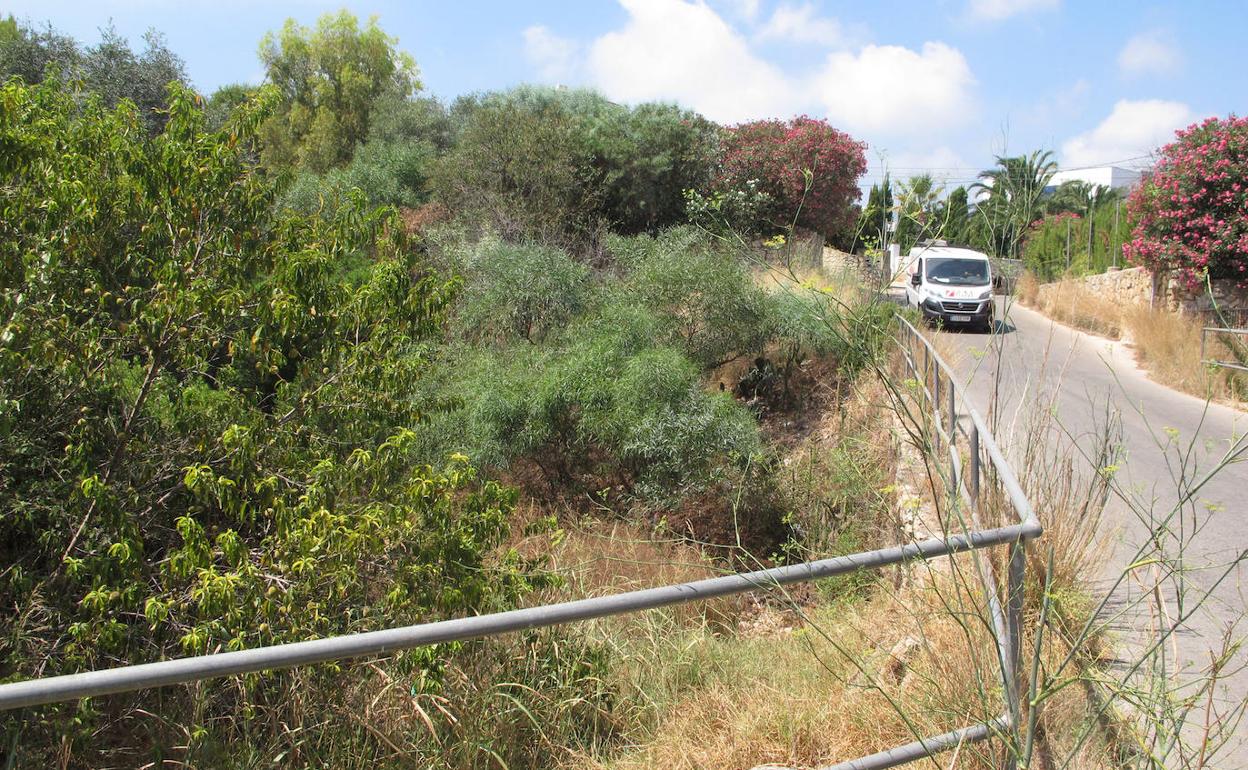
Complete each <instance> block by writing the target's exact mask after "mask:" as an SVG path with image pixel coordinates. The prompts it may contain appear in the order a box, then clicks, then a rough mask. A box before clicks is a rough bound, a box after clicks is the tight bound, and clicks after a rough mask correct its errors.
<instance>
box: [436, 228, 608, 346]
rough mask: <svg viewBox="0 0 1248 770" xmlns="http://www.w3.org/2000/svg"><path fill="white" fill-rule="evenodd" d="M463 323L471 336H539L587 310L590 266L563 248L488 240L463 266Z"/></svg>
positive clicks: (460, 318)
mask: <svg viewBox="0 0 1248 770" xmlns="http://www.w3.org/2000/svg"><path fill="white" fill-rule="evenodd" d="M463 268H464V271H465V273H466V275H467V276H468V279H467V286H466V287H465V291H464V295H463V299H462V301H461V302H460V304H459V312H458V319H457V321H458V326H459V327H460V329H462V333H463V334H464V336H466V337H468V338H470V339H477V340H480V339H496V340H507V339H523V340H526V341H528V342H537V341H539V340H541V339H542V338H543V337H545V336H546V335H547V334H549V333H550V332H552V331H560V330H562V329H563V328H564V327H565V326H566V325H567V324H568V322H569V321H570V320H571V319H572V318H574V317H575V316H578V315H580V314H581V313H582V312H583V311H584V310H585V305H586V302H587V300H588V298H589V289H590V286H589V268H587V267H585V266H584V265H582V264H580V263H578V262H575V261H573V260H572V259H571V258H570V257H569V256H568V255H567V254H565V253H564V252H562V251H559V250H558V249H552V248H549V247H544V246H511V245H507V244H503V243H498V242H486V243H483V244H480V245H478V247H477V248H476V249H475V250H474V254H473V258H472V260H471V261H470V262H469V263H468V264H465V265H464V266H463Z"/></svg>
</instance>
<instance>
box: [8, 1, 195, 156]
mask: <svg viewBox="0 0 1248 770" xmlns="http://www.w3.org/2000/svg"><path fill="white" fill-rule="evenodd" d="M100 34H101V40H100V42H99V43H98V44H97V45H95V46H92V47H90V48H86V49H82V48H80V47H79V45H78V43H77V41H75V40H74V39H73V38H71V37H67V36H65V35H62V34H60V33H59V32H57V31H56V30H54V29H53V28H52V27H51V26H48V27H47V28H46V29H44V30H42V31H39V30H33V29H29V28H27V27H25V26H24V25H21V24H18V23H17V22H16V21H15V20H14V19H13V18H12V17H9V19H8V21H7V22H5V23H4V25H3V28H2V29H0V80H3V79H5V78H7V77H9V76H11V75H17V76H19V77H21V78H22V79H23V80H24V81H25V82H26V83H30V84H33V83H38V82H40V81H42V80H43V79H44V77H46V76H49V75H51V76H54V77H57V78H60V79H63V80H67V81H68V80H76V79H81V80H82V81H83V82H84V83H85V84H86V87H87V90H89V91H92V92H94V93H96V94H98V95H99V96H100V97H101V98H102V99H103V100H104V103H105V104H106V105H107V106H110V107H112V106H115V105H117V104H118V103H120V102H121V101H122V100H123V99H128V100H130V101H131V102H133V103H134V105H135V106H136V107H137V108H138V110H139V118H140V120H142V122H143V125H144V127H145V128H146V129H147V131H148V133H151V134H155V133H157V132H158V131H160V130H161V128H162V127H163V126H164V123H165V119H166V118H165V108H166V98H165V97H166V90H167V89H168V87H169V84H170V83H173V82H177V83H181V84H186V65H185V64H184V63H183V62H182V59H181V58H179V57H178V55H177V54H175V53H173V52H172V51H170V50H169V48H168V47H167V46H166V45H165V39H164V36H163V35H161V34H160V33H159V32H157V31H155V30H148V31H147V32H146V33H145V34H144V35H143V42H144V44H145V48H144V50H143V52H142V53H141V54H136V53H135V52H134V51H133V50H132V49H131V48H130V44H129V42H128V41H127V40H126V39H125V38H123V37H122V36H121V35H119V34H118V33H117V31H116V30H115V29H113V28H112V27H111V26H109V27H106V28H104V29H103V30H101V32H100Z"/></svg>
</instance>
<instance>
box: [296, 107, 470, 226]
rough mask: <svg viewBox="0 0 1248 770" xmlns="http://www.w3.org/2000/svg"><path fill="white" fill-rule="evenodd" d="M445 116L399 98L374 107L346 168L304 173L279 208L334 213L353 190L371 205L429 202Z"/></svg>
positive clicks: (443, 137)
mask: <svg viewBox="0 0 1248 770" xmlns="http://www.w3.org/2000/svg"><path fill="white" fill-rule="evenodd" d="M447 132H448V125H447V120H446V113H445V111H444V110H443V109H442V105H440V104H439V103H438V102H437V101H436V100H433V99H416V100H412V99H407V98H403V97H401V96H400V95H399V94H397V93H391V94H387V95H385V96H383V97H382V98H381V99H380V100H379V101H378V102H377V103H376V104H374V105H373V116H372V125H371V126H370V127H369V132H368V139H367V141H365V142H364V143H363V144H361V145H360V146H359V147H357V148H356V149H355V152H354V154H353V155H352V156H351V160H350V162H348V163H347V164H346V165H345V166H341V167H337V168H331V169H329V170H328V171H325V172H324V173H317V172H315V171H312V170H309V169H304V170H303V171H301V172H300V173H299V174H298V176H296V177H295V179H294V181H293V182H292V183H291V185H290V186H289V187H288V188H286V190H285V191H284V192H283V195H282V204H283V205H285V206H289V207H291V208H294V209H297V210H299V211H302V212H304V213H314V212H318V211H326V210H327V211H332V210H333V209H335V208H336V207H337V206H338V205H340V204H341V202H342V201H343V200H345V199H347V198H348V197H349V195H350V191H351V190H352V189H359V190H360V191H361V192H363V194H364V196H365V198H366V199H367V200H368V202H369V204H371V205H373V206H402V207H407V208H415V207H417V206H419V205H421V204H422V203H425V202H427V201H428V200H429V195H430V188H429V174H430V170H431V169H432V167H433V165H434V163H435V161H436V158H437V156H438V153H439V152H440V151H441V150H443V149H444V148H445V146H446V142H447V141H448V137H447Z"/></svg>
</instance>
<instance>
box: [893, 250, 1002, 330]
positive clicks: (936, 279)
mask: <svg viewBox="0 0 1248 770" xmlns="http://www.w3.org/2000/svg"><path fill="white" fill-rule="evenodd" d="M908 262H909V264H908V265H907V266H906V272H907V273H908V274H909V280H907V282H906V303H907V304H909V305H913V306H914V307H917V308H918V309H919V310H920V311H921V312H922V313H923V318H924V320H926V321H927V322H928V323H942V324H944V325H945V326H970V327H975V328H977V329H982V330H983V331H992V323H993V300H992V266H991V265H990V264H989V262H988V256H987V255H986V254H984V253H982V252H978V251H973V250H971V249H962V248H957V247H955V246H944V245H939V246H928V245H924V246H916V247H914V248H913V249H911V250H910V255H909V257H908Z"/></svg>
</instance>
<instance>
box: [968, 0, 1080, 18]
mask: <svg viewBox="0 0 1248 770" xmlns="http://www.w3.org/2000/svg"><path fill="white" fill-rule="evenodd" d="M1059 4H1060V0H971V4H970V7H969V8H968V9H967V10H968V11H969V12H970V16H971V18H972V19H977V20H979V21H1002V20H1003V19H1008V18H1010V17H1011V16H1017V15H1018V14H1020V13H1027V12H1028V11H1039V10H1051V9H1053V8H1056V7H1057V6H1058V5H1059Z"/></svg>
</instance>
